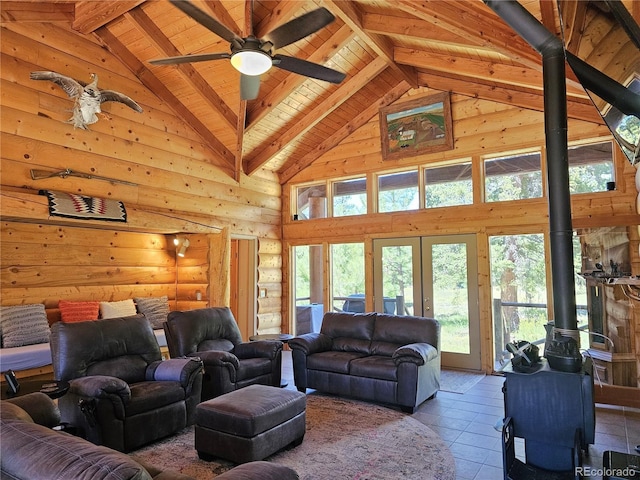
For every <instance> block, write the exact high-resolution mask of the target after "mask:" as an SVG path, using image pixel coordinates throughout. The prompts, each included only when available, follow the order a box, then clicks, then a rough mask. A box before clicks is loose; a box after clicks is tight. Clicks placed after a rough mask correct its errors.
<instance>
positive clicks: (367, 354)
mask: <svg viewBox="0 0 640 480" xmlns="http://www.w3.org/2000/svg"><path fill="white" fill-rule="evenodd" d="M289 346H290V347H291V349H292V351H293V374H294V379H295V383H296V387H297V389H298V390H299V391H301V392H305V391H306V389H307V388H312V389H316V390H319V391H321V392H326V393H332V394H335V395H344V396H348V397H354V398H360V399H363V400H371V401H375V402H380V403H388V404H392V405H397V406H399V407H401V408H402V409H403V410H404V411H408V412H413V411H414V409H415V408H416V407H417V406H418V405H420V404H421V403H422V402H424V401H425V400H427V399H428V398H430V397H434V396H435V395H436V393H437V392H438V390H439V388H440V324H439V323H438V322H437V321H436V320H434V319H432V318H424V317H413V316H397V315H387V314H381V313H375V312H374V313H345V312H341V313H336V312H327V313H325V314H324V317H323V319H322V327H321V329H320V332H319V333H307V334H304V335H301V336H298V337H296V338H294V339H292V340H289Z"/></svg>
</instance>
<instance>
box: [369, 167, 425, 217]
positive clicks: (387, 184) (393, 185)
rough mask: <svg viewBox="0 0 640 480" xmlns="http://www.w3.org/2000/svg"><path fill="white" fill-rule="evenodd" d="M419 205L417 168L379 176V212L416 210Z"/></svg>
mask: <svg viewBox="0 0 640 480" xmlns="http://www.w3.org/2000/svg"><path fill="white" fill-rule="evenodd" d="M419 207H420V204H419V192H418V171H417V170H412V171H410V172H400V173H391V174H388V175H380V176H379V177H378V212H397V211H404V210H415V209H417V208H419Z"/></svg>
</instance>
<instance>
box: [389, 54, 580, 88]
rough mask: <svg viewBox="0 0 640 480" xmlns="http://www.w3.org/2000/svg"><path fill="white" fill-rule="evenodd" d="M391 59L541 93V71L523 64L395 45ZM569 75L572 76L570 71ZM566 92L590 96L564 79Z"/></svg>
mask: <svg viewBox="0 0 640 480" xmlns="http://www.w3.org/2000/svg"><path fill="white" fill-rule="evenodd" d="M394 58H395V60H396V62H399V63H403V64H407V65H412V66H414V67H416V68H419V69H428V70H430V71H440V72H443V73H444V74H445V75H446V74H451V72H455V73H456V75H463V76H467V77H468V78H469V81H471V82H476V81H482V80H485V81H494V82H499V83H501V84H503V85H505V86H508V85H515V86H523V87H527V88H532V89H537V90H540V91H541V92H542V90H543V85H544V81H543V78H542V72H540V71H539V70H537V69H532V68H527V67H525V66H524V65H512V64H503V63H500V62H487V61H484V60H477V59H473V58H465V57H463V56H459V55H458V56H454V55H445V54H441V53H433V52H425V51H424V50H415V49H410V48H396V49H395V54H394ZM571 74H572V75H573V72H571ZM567 92H568V93H569V94H572V95H574V96H576V97H582V98H584V99H585V100H586V99H588V98H589V97H588V96H587V94H586V92H585V91H584V88H582V86H577V87H576V86H574V85H573V83H571V82H567Z"/></svg>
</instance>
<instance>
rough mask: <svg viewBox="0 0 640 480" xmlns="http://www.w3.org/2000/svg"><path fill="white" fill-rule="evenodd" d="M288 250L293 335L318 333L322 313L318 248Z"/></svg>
mask: <svg viewBox="0 0 640 480" xmlns="http://www.w3.org/2000/svg"><path fill="white" fill-rule="evenodd" d="M292 250H293V255H292V259H293V264H292V268H293V270H292V273H293V285H292V290H293V292H292V294H293V298H294V299H295V327H294V328H295V333H296V335H302V334H304V333H309V332H319V331H320V323H322V314H323V312H324V307H323V304H322V302H323V300H322V299H323V289H324V277H323V273H322V265H323V261H322V245H300V246H297V247H293V249H292Z"/></svg>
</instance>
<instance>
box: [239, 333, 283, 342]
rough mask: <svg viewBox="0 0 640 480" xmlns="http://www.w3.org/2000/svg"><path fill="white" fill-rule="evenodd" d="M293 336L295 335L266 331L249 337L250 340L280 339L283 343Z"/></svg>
mask: <svg viewBox="0 0 640 480" xmlns="http://www.w3.org/2000/svg"><path fill="white" fill-rule="evenodd" d="M292 338H293V335H290V334H288V333H265V334H262V335H253V336H251V337H249V341H251V342H258V341H260V340H279V341H281V342H282V343H288V342H289V340H291V339H292Z"/></svg>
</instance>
